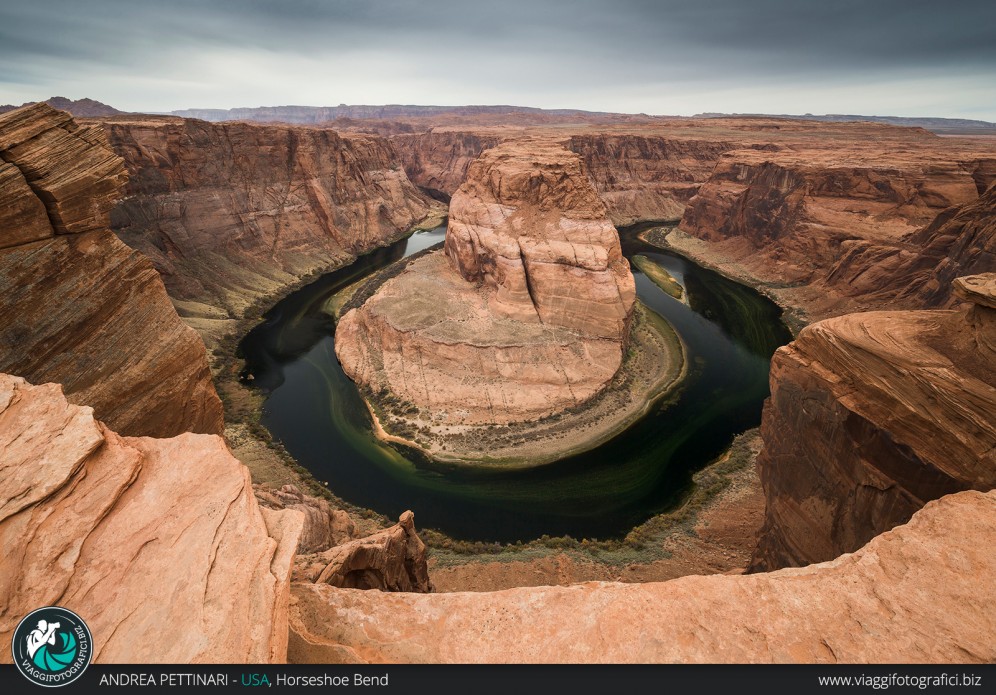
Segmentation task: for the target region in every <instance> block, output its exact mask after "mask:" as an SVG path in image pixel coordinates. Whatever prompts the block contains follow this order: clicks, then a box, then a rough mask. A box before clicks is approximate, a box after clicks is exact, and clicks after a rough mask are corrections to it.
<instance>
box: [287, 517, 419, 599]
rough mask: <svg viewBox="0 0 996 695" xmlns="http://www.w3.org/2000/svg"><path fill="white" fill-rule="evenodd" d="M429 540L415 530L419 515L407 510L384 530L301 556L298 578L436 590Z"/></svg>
mask: <svg viewBox="0 0 996 695" xmlns="http://www.w3.org/2000/svg"><path fill="white" fill-rule="evenodd" d="M425 550H426V548H425V543H423V542H422V539H421V538H419V537H418V534H417V533H416V532H415V515H414V514H412V513H411V512H410V511H408V512H405V513H404V514H402V515H401V518H400V519H398V523H397V524H395V525H394V526H392V527H390V528H386V529H384V530H383V531H378V532H377V533H374V534H371V535H369V536H366V537H365V538H359V539H357V540H352V541H348V542H346V543H343V544H342V545H338V546H335V547H333V548H329V549H328V550H326V551H324V552H321V553H314V554H312V555H304V556H302V557H299V558H298V560H297V569H296V570H295V572H294V581H295V582H315V583H318V584H328V585H329V586H337V587H343V588H347V589H377V590H379V591H410V592H416V593H428V592H430V591H432V582H430V581H429V567H428V564H427V562H426V556H425Z"/></svg>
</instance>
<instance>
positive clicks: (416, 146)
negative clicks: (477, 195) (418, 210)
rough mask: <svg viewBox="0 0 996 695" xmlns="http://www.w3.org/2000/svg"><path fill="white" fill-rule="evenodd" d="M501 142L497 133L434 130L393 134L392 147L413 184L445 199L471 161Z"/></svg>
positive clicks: (500, 137) (461, 177)
mask: <svg viewBox="0 0 996 695" xmlns="http://www.w3.org/2000/svg"><path fill="white" fill-rule="evenodd" d="M503 139H504V138H503V136H502V135H499V134H484V133H468V132H459V131H447V130H434V131H430V132H428V133H417V134H410V135H409V134H404V135H396V136H394V137H392V138H391V144H392V145H393V146H394V149H395V150H396V151H397V152H398V157H399V158H400V160H401V164H402V166H404V168H405V173H407V174H408V178H409V179H411V180H412V182H413V183H414V184H416V185H418V186H421V187H422V188H424V189H426V190H427V191H431V192H432V194H433V195H436V196H437V197H439V198H441V199H445V200H448V199H449V197H450V196H452V195H453V194H454V193H456V191H457V189H458V188H460V184H462V183H463V182H464V179H466V178H467V169H468V168H469V167H470V165H471V162H473V161H474V160H475V159H477V158H478V157H479V156H480V155H481V152H483V151H484V150H486V149H489V148H491V147H494V146H495V145H497V144H498V143H499V142H501V141H502V140H503Z"/></svg>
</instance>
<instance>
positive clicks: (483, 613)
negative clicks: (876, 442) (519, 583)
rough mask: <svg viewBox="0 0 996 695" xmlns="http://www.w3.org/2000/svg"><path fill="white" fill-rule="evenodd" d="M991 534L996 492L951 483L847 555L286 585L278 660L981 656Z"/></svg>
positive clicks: (993, 568) (986, 634)
mask: <svg viewBox="0 0 996 695" xmlns="http://www.w3.org/2000/svg"><path fill="white" fill-rule="evenodd" d="M994 534H996V492H990V493H987V494H983V493H980V492H962V493H958V494H956V495H951V496H948V497H945V498H943V499H941V500H938V501H935V502H932V503H930V504H928V505H927V506H926V507H925V508H924V509H922V510H921V511H920V512H918V513H917V514H916V515H915V516H914V517H913V519H912V520H911V521H910V522H909V523H908V524H907V525H905V526H901V527H898V528H896V529H894V530H892V531H889V532H887V533H884V534H882V535H881V536H879V537H877V538H875V539H874V540H873V541H872V542H870V543H869V544H868V545H867V546H865V547H864V548H862V549H861V550H859V551H858V552H856V553H854V554H852V555H844V556H842V557H840V558H838V559H836V560H833V561H831V562H826V563H822V564H818V565H812V566H810V567H806V568H802V569H784V570H780V571H778V572H772V573H769V574H759V575H750V576H723V575H713V576H708V577H698V576H690V577H683V578H680V579H675V580H672V581H669V582H663V583H650V584H617V583H600V582H594V583H588V584H579V585H574V586H570V587H528V588H519V589H510V590H506V591H498V592H492V593H451V594H430V595H418V594H380V593H376V592H364V591H355V590H348V589H336V588H333V587H330V586H327V585H319V584H295V585H294V587H293V591H292V593H293V596H292V601H291V608H290V611H291V621H290V622H291V636H290V647H289V650H288V658H289V660H290V661H292V662H297V663H510V662H516V663H519V662H525V663H545V662H553V663H561V662H568V663H660V662H675V663H743V662H747V663H786V662H789V663H882V662H894V663H923V662H932V663H955V662H958V663H986V662H991V661H993V660H994V659H996V647H994V643H993V640H992V635H993V631H994V630H996V603H994V602H993V601H992V596H991V593H990V592H989V591H987V589H986V588H987V587H991V586H993V584H994V582H996V554H994V553H992V551H991V539H992V538H993V536H994ZM357 615H362V616H364V620H363V621H362V622H360V621H357V620H355V616H357Z"/></svg>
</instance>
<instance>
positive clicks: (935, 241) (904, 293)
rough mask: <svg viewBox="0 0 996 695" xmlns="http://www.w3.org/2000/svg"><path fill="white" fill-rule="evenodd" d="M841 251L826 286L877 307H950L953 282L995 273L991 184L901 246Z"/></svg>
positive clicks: (995, 192)
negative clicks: (869, 300) (840, 288)
mask: <svg viewBox="0 0 996 695" xmlns="http://www.w3.org/2000/svg"><path fill="white" fill-rule="evenodd" d="M987 178H988V177H987ZM842 250H843V251H844V253H843V257H842V258H841V259H840V261H839V262H838V263H837V265H836V266H835V267H834V269H833V270H832V271H831V273H830V275H829V277H828V280H827V284H830V285H834V286H839V287H843V288H844V290H843V291H845V292H846V293H847V294H849V295H852V296H855V295H858V296H862V297H864V298H867V299H873V300H875V301H878V302H882V303H885V302H891V303H901V304H905V305H910V306H916V307H946V306H950V305H951V304H952V303H953V302H957V301H958V300H957V298H956V297H955V296H954V294H953V293H952V291H951V288H952V281H953V280H954V279H955V278H956V277H958V276H959V275H974V274H978V273H990V272H996V183H994V184H993V185H991V186H990V187H989V189H988V190H987V191H984V192H983V193H982V195H980V196H979V197H978V198H976V199H975V200H973V201H971V202H969V203H965V204H964V205H957V206H953V207H950V208H948V209H947V210H944V211H942V212H941V213H940V214H938V215H937V217H936V218H934V220H933V221H932V222H931V223H930V224H928V225H926V226H925V227H923V228H922V229H920V230H918V231H916V232H913V233H912V234H910V235H908V236H907V237H906V238H904V239H903V240H902V241H901V242H900V243H897V244H893V245H881V244H874V243H872V242H867V241H855V242H849V243H845V244H844V245H843V247H842Z"/></svg>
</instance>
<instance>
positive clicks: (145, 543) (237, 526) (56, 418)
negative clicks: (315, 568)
mask: <svg viewBox="0 0 996 695" xmlns="http://www.w3.org/2000/svg"><path fill="white" fill-rule="evenodd" d="M302 521H303V519H302V516H301V515H300V514H299V513H297V512H293V511H284V512H275V511H271V510H268V509H260V508H259V506H258V505H257V503H256V499H255V497H254V496H253V491H252V486H251V484H250V481H249V473H248V470H247V469H246V468H245V467H244V466H242V465H241V464H240V463H239V462H238V461H237V460H236V459H235V458H233V457H232V455H231V454H230V453H229V452H228V450H227V448H226V447H225V444H224V442H223V441H222V439H221V438H220V437H217V436H212V435H197V434H184V435H181V436H179V437H174V438H172V439H151V438H145V437H141V438H131V437H121V436H119V435H117V434H115V433H114V432H112V431H111V430H109V429H108V428H107V427H105V426H104V425H103V424H101V423H100V422H98V421H97V420H95V419H94V417H93V411H92V410H91V409H90V408H88V407H82V406H76V405H71V404H69V403H68V402H67V401H66V399H65V398H64V397H63V396H62V393H61V389H60V388H59V386H58V385H56V384H46V385H44V386H31V385H29V384H28V383H26V382H25V381H24V380H23V379H20V378H17V377H12V376H8V375H5V374H3V375H0V543H2V545H3V549H4V552H3V555H2V557H0V635H2V638H3V639H4V640H8V641H9V639H10V637H11V634H12V633H13V630H14V628H15V627H16V625H17V623H18V621H20V619H21V618H23V617H24V616H25V615H26V614H27V613H29V612H30V611H32V610H34V609H35V608H37V607H39V606H46V605H52V604H58V605H61V606H65V607H66V608H69V609H70V610H73V611H75V612H76V613H78V614H79V615H80V616H81V617H82V618H83V619H84V620H85V621H86V622H87V624H88V625H89V627H90V630H91V632H92V633H93V637H94V656H95V659H96V660H97V661H98V662H101V663H174V664H175V663H221V662H230V663H242V662H247V663H257V662H264V663H265V662H281V661H283V660H284V659H285V655H286V648H287V608H286V606H287V601H288V592H289V586H290V573H291V567H292V564H293V557H294V550H295V548H296V546H297V539H298V535H299V534H300V532H301V525H302ZM2 658H3V660H4V661H6V662H8V663H9V661H10V658H11V657H10V654H9V652H7V651H4V652H3V656H2Z"/></svg>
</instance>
